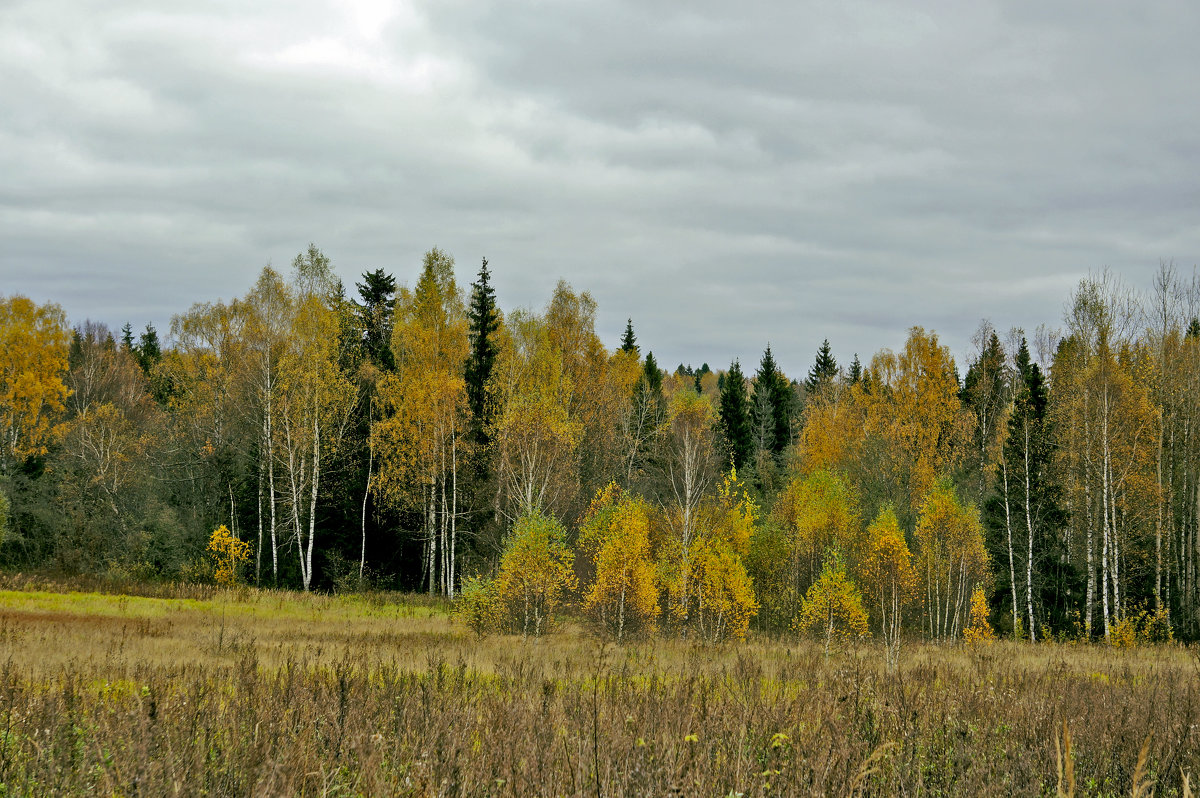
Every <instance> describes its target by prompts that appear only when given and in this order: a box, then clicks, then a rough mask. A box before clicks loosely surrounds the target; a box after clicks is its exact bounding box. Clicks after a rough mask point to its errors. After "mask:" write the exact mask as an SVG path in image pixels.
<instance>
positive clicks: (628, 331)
mask: <svg viewBox="0 0 1200 798" xmlns="http://www.w3.org/2000/svg"><path fill="white" fill-rule="evenodd" d="M621 351H622V352H625V353H627V354H631V355H636V354H638V352H639V351H640V350H639V349H638V345H637V337H636V336H635V335H634V334H633V319H632V318H630V319H626V320H625V334H624V335H622V336H621Z"/></svg>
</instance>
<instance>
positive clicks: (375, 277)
mask: <svg viewBox="0 0 1200 798" xmlns="http://www.w3.org/2000/svg"><path fill="white" fill-rule="evenodd" d="M355 286H356V287H357V288H358V295H359V297H360V298H361V299H362V301H361V302H355V303H354V314H355V316H356V317H357V319H358V325H359V330H360V333H361V336H362V341H361V343H362V348H363V351H364V353H365V354H366V356H367V358H368V359H370V360H371V361H372V362H373V363H375V365H377V366H378V367H379V368H381V369H383V370H384V371H392V370H394V369H395V368H396V357H395V355H394V354H392V322H393V318H392V302H393V300H394V299H395V297H396V278H395V277H393V276H392V275H390V274H388V273H386V272H385V271H384V270H383V269H376V270H375V271H373V272H363V281H362V282H361V283H355Z"/></svg>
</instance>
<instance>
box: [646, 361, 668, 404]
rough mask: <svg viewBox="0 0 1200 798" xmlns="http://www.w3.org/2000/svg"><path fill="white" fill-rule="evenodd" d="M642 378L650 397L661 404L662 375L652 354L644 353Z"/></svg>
mask: <svg viewBox="0 0 1200 798" xmlns="http://www.w3.org/2000/svg"><path fill="white" fill-rule="evenodd" d="M642 378H643V380H644V381H645V383H646V387H647V389H648V392H649V394H650V396H652V397H655V399H656V401H658V402H659V403H660V404H661V403H662V387H663V375H662V371H660V370H659V368H658V363H657V362H656V361H655V360H654V353H653V352H647V353H646V362H645V364H644V365H643V366H642Z"/></svg>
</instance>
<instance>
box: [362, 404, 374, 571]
mask: <svg viewBox="0 0 1200 798" xmlns="http://www.w3.org/2000/svg"><path fill="white" fill-rule="evenodd" d="M373 410H374V402H373V400H372V403H371V404H370V405H368V408H367V486H366V487H365V488H363V500H362V549H361V550H360V552H359V555H358V581H359V584H360V586H361V583H362V578H363V571H364V570H365V569H366V566H367V499H368V497H370V495H371V477H372V476H373V474H374V470H375V437H374V436H373V435H372V434H371V424H372V421H373V418H372V415H373Z"/></svg>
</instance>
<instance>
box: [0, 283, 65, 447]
mask: <svg viewBox="0 0 1200 798" xmlns="http://www.w3.org/2000/svg"><path fill="white" fill-rule="evenodd" d="M70 340H71V338H70V335H69V334H68V332H67V327H66V316H65V315H64V314H63V312H62V309H61V308H59V307H58V306H57V305H50V304H47V305H37V304H34V302H33V301H32V300H30V299H28V298H27V297H23V296H14V297H0V350H2V351H3V352H4V357H3V358H2V359H0V436H2V440H3V444H2V445H3V460H4V463H5V466H6V467H7V465H8V464H10V463H13V462H16V461H18V460H23V459H24V458H26V457H30V456H35V455H39V454H44V453H45V452H46V446H47V444H48V443H49V442H50V440H51V438H52V437H53V434H54V426H53V425H54V421H55V419H56V417H57V416H58V414H59V413H61V412H62V411H63V409H64V407H65V405H64V402H65V401H66V399H67V393H68V392H67V386H66V385H65V384H64V383H63V380H62V375H63V373H64V372H65V371H66V370H67V348H68V346H69V344H70Z"/></svg>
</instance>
